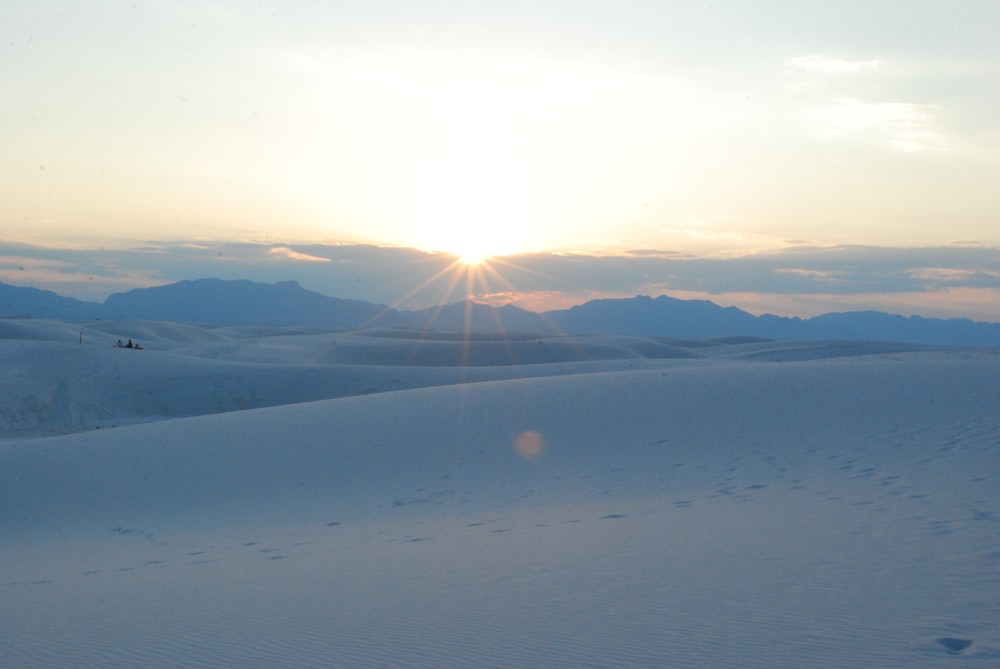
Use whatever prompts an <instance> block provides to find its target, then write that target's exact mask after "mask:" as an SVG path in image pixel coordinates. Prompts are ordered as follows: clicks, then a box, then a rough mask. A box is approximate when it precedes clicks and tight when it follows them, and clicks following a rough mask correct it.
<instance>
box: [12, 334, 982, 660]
mask: <svg viewBox="0 0 1000 669" xmlns="http://www.w3.org/2000/svg"><path fill="white" fill-rule="evenodd" d="M79 330H80V328H79V326H73V325H68V324H59V323H45V322H36V323H28V322H17V323H4V322H2V321H0V337H2V338H3V339H2V341H0V355H2V356H3V360H4V367H3V369H4V371H3V374H4V375H5V378H4V379H3V381H4V388H5V389H4V391H3V394H2V395H0V406H2V408H3V411H4V413H3V420H4V421H5V422H4V425H5V433H6V435H7V437H6V439H4V440H0V566H2V571H0V630H3V636H4V639H3V640H4V643H3V644H0V666H12V667H80V666H93V667H134V666H154V667H156V666H162V667H172V666H193V667H233V666H239V667H274V666H282V667H314V666H323V667H358V666H374V667H468V666H489V667H566V666H589V667H622V666H634V667H665V666H670V667H706V666H711V667H802V666H824V667H857V666H879V667H912V666H921V667H947V666H955V664H956V663H960V664H961V665H962V666H969V667H987V666H990V667H992V666H996V665H997V663H998V662H1000V486H998V480H997V479H998V474H1000V411H998V409H1000V355H998V353H997V352H996V351H989V350H945V349H915V348H914V347H907V346H900V345H890V344H875V343H872V344H857V343H855V344H850V345H849V346H848V345H844V344H840V343H836V342H832V343H810V344H808V345H798V344H781V343H775V342H747V343H726V344H723V343H719V342H701V343H700V344H698V345H697V346H696V345H695V343H693V342H692V343H688V344H685V345H680V344H679V343H676V342H675V343H669V342H664V341H656V340H637V339H631V338H608V337H603V338H602V337H595V338H579V339H577V340H573V341H570V340H539V339H537V338H532V337H528V336H524V337H519V338H514V339H513V340H502V339H489V338H486V339H480V340H478V341H476V342H471V343H466V342H464V341H463V340H462V338H461V337H458V338H455V337H450V336H445V335H440V334H430V333H422V334H417V333H399V332H378V331H375V332H367V333H332V332H318V331H309V330H301V331H292V330H273V329H272V330H269V331H266V332H265V331H257V330H256V329H250V328H242V329H239V328H233V329H228V328H225V329H216V330H206V329H203V328H197V327H195V326H181V325H170V324H157V323H131V324H116V323H101V324H100V325H99V327H96V326H95V327H89V328H85V332H84V344H80V343H79V341H78V339H79V336H78V335H79ZM119 336H126V337H129V336H131V337H133V338H135V339H139V340H141V341H142V343H143V344H144V345H145V346H146V349H145V350H143V351H128V350H125V351H122V350H116V349H113V348H111V344H112V343H113V342H114V341H115V340H116V339H117V338H118V337H119ZM539 341H542V343H538V342H539ZM420 342H424V343H420ZM477 347H478V352H477V353H476V356H478V357H474V356H473V355H472V354H471V353H469V351H471V350H472V349H475V348H477ZM527 348H530V351H531V354H530V355H529V354H528V351H526V350H525V351H524V352H521V350H522V349H527ZM539 349H541V350H542V351H543V352H550V353H549V354H548V355H550V356H551V357H548V358H547V357H546V356H545V355H544V354H543V353H539V352H538V351H539ZM505 351H506V352H507V353H504V352H505ZM511 351H514V352H516V353H511ZM505 355H506V356H507V357H506V358H505V357H504V356H505ZM463 356H464V357H463ZM512 356H513V357H512ZM517 356H520V357H517ZM463 360H465V361H467V362H478V365H479V366H474V367H468V366H462V365H461V362H462V361H463ZM505 360H506V361H507V362H510V363H511V364H509V365H508V364H506V362H504V361H505ZM528 361H530V363H531V364H528ZM472 381H475V383H472ZM53 383H55V384H56V385H55V389H54V390H53V389H51V388H50V390H49V394H48V395H46V394H45V390H44V388H46V387H49V386H50V385H51V384H53ZM60 384H62V385H60ZM366 393H367V394H366ZM95 397H96V398H97V399H94V398H95ZM136 397H142V398H145V399H144V400H143V401H142V402H139V401H135V400H134V398H136ZM130 398H132V399H131V400H130ZM143 402H145V403H143ZM251 406H258V407H262V408H245V409H244V407H251ZM237 409H244V410H237ZM67 416H68V417H69V418H67ZM185 416H187V417H185ZM158 418H159V419H169V420H158V421H157V422H145V423H144V424H135V425H130V426H123V427H118V428H115V429H111V424H112V422H111V421H117V422H115V423H114V424H118V425H125V424H126V423H138V422H143V421H152V420H154V419H158ZM53 425H55V426H57V428H58V430H61V431H74V430H75V431H76V433H75V434H65V435H61V436H47V437H45V436H39V435H41V434H43V433H45V432H46V431H54V429H55V428H53V427H52V426H53ZM98 425H100V427H101V429H95V428H96V427H97V426H98Z"/></svg>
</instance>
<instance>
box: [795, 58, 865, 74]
mask: <svg viewBox="0 0 1000 669" xmlns="http://www.w3.org/2000/svg"><path fill="white" fill-rule="evenodd" d="M788 62H789V64H791V65H792V66H794V67H796V68H798V69H800V70H808V71H810V72H820V73H822V74H852V73H855V72H862V71H864V70H874V69H876V68H878V67H880V66H881V65H882V61H880V60H847V59H844V58H833V57H831V56H827V55H824V54H809V55H806V56H796V57H794V58H789V59H788Z"/></svg>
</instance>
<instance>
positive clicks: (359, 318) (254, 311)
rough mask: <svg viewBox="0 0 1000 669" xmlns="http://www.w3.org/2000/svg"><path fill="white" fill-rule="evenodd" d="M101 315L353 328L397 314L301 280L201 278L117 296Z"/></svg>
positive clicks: (118, 317) (218, 322) (382, 307)
mask: <svg viewBox="0 0 1000 669" xmlns="http://www.w3.org/2000/svg"><path fill="white" fill-rule="evenodd" d="M101 313H102V318H106V319H114V320H123V319H139V320H165V321H187V322H192V323H206V324H211V325H304V326H311V327H336V328H354V327H359V326H361V325H364V324H366V323H369V322H371V321H374V320H376V319H378V318H379V317H380V316H384V317H387V318H391V315H392V313H394V312H393V311H392V310H391V309H388V308H387V307H385V306H383V305H378V304H372V303H370V302H363V301H360V300H344V299H340V298H336V297H327V296H326V295H321V294H320V293H316V292H313V291H311V290H306V289H305V288H303V287H302V286H300V285H299V284H298V282H297V281H281V282H278V283H274V284H269V283H255V282H252V281H223V280H221V279H199V280H197V281H180V282H178V283H172V284H170V285H166V286H157V287H155V288H136V289H135V290H130V291H128V292H126V293H115V294H114V295H110V296H109V297H108V299H107V300H105V302H104V305H103V310H102V312H101Z"/></svg>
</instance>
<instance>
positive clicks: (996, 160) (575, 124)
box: [0, 0, 1000, 320]
mask: <svg viewBox="0 0 1000 669" xmlns="http://www.w3.org/2000/svg"><path fill="white" fill-rule="evenodd" d="M998 28H1000V3H996V2H994V1H992V0H983V1H975V0H972V1H963V2H945V1H930V0H905V1H903V0H900V1H883V2H877V3H871V2H858V1H854V0H850V1H845V2H836V3H834V2H829V3H802V2H791V1H785V2H779V1H776V0H753V1H746V2H736V1H730V2H723V1H713V2H694V1H681V2H662V1H656V2H650V1H639V0H632V1H627V0H626V1H621V0H618V1H615V2H611V1H608V2H600V1H592V2H583V1H579V2H568V1H556V2H503V3H499V2H458V1H455V0H450V1H445V0H438V1H436V2H420V1H411V2H405V3H404V2H391V1H389V2H382V3H346V2H307V1H305V0H297V1H287V0H283V1H282V2H236V1H234V0H219V1H217V2H193V1H182V0H121V1H117V0H114V1H112V0H100V1H90V2H83V1H78V2H73V1H66V0H62V1H54V0H35V1H34V2H30V3H29V2H11V1H10V0H6V1H3V0H0V82H2V86H0V147H2V150H0V243H3V244H4V247H3V248H0V281H6V282H11V283H22V284H32V285H42V286H44V287H51V288H53V289H56V290H58V291H59V292H62V293H63V294H74V292H76V293H77V294H81V295H82V294H83V293H84V292H87V291H89V293H88V296H91V297H92V296H93V295H92V293H94V292H96V291H95V290H94V284H93V279H94V277H95V272H94V271H93V270H89V271H83V270H82V269H81V267H80V266H77V265H74V264H73V262H75V261H70V260H67V259H66V258H67V257H68V256H63V257H61V259H60V260H59V261H58V262H57V261H56V256H55V255H52V254H51V253H49V254H48V255H46V249H57V248H60V249H63V250H66V251H67V252H70V251H72V252H74V253H77V254H81V253H82V254H86V253H87V252H90V251H94V250H99V249H105V250H115V251H121V252H127V251H128V250H129V249H134V248H136V247H138V246H139V245H140V243H143V244H145V242H148V241H154V242H156V243H157V244H161V245H167V246H170V248H173V249H182V248H185V246H184V244H185V243H189V242H198V243H199V244H202V245H227V244H229V245H231V244H237V243H257V244H263V245H270V246H261V247H260V248H261V249H264V250H265V251H266V250H267V249H270V248H274V247H275V246H279V247H280V246H281V245H296V244H298V245H307V244H309V245H311V244H340V243H370V244H377V245H392V246H402V247H413V248H417V249H421V250H440V251H446V252H453V253H468V254H506V253H523V252H529V251H534V252H573V253H582V254H586V255H588V256H602V255H622V254H625V253H626V252H629V251H636V250H639V251H644V252H651V251H662V252H670V253H672V254H680V255H682V256H684V257H688V258H689V259H698V260H699V261H711V262H717V261H722V260H725V259H733V258H739V259H741V262H743V261H747V260H748V259H752V258H753V254H760V253H763V254H765V255H764V257H766V258H770V257H774V256H775V254H779V255H780V254H786V255H787V254H794V253H796V248H797V247H800V246H805V247H808V248H810V249H816V248H819V249H822V248H828V249H832V248H836V247H841V246H843V245H862V246H867V247H875V248H882V249H886V253H885V254H883V255H886V256H888V255H891V253H892V250H893V249H901V248H903V247H905V248H909V249H915V248H928V249H929V248H943V249H952V250H955V252H956V253H958V254H959V255H961V254H962V253H963V250H965V251H969V255H968V256H967V257H968V258H969V260H968V262H967V263H966V264H962V262H964V261H962V262H959V261H958V260H955V259H953V258H951V256H950V255H949V260H948V263H935V262H934V258H935V257H938V256H935V255H934V254H923V256H924V257H926V256H928V255H930V257H928V258H926V260H925V264H926V266H923V267H916V268H910V270H908V271H910V272H911V274H912V275H913V276H919V277H924V278H925V279H926V277H932V278H933V279H934V281H938V280H940V278H941V277H942V276H947V277H951V278H952V279H953V278H954V277H955V276H956V273H961V274H962V276H963V282H964V284H969V283H971V284H973V285H964V284H963V290H969V289H975V290H976V291H977V292H976V293H975V296H976V297H975V300H973V301H974V302H976V304H978V306H977V307H976V308H977V309H979V310H980V311H982V310H983V309H986V308H987V307H986V306H984V305H988V304H989V303H990V302H991V301H992V303H993V304H996V303H1000V299H998V298H1000V295H998V294H997V292H996V290H997V288H996V286H995V285H994V284H995V283H996V280H997V277H998V276H1000V267H998V264H1000V263H998V261H997V258H998V251H997V249H998V247H1000V224H998V220H1000V218H998V214H1000V196H998V195H997V193H1000V122H998V121H997V119H1000V45H998V42H997V40H996V38H995V35H996V33H997V29H998ZM970 249H971V250H972V251H970ZM984 254H985V255H984ZM92 255H93V254H92ZM73 257H78V256H73ZM272 257H273V256H272ZM630 257H635V255H634V254H633V255H632V256H630ZM792 257H795V256H792ZM798 257H799V258H803V257H804V256H802V255H801V254H799V256H798ZM962 257H966V256H962ZM45 258H48V259H49V260H45ZM984 258H985V259H984ZM286 261H288V262H290V263H293V259H292V258H288V257H286ZM46 263H48V264H46ZM945 264H947V265H948V266H947V267H945V266H944V265H945ZM937 265H942V266H937ZM300 266H302V265H301V264H300ZM741 266H747V267H749V266H766V263H763V265H761V264H760V263H758V265H753V263H752V262H749V263H747V262H744V265H741ZM685 267H693V265H690V264H689V265H686V266H685ZM727 267H728V268H731V269H732V270H733V274H734V276H735V275H736V274H739V272H737V271H735V269H736V267H737V265H735V264H731V265H726V264H725V263H723V264H722V265H720V266H719V272H720V273H722V274H723V275H725V274H726V272H728V271H729V270H727V269H726V268H727ZM793 269H796V271H799V274H798V276H800V277H805V276H807V275H808V272H819V271H821V270H814V269H812V268H810V267H808V266H804V267H798V268H793ZM848 269H849V268H848ZM848 269H845V270H843V271H845V272H846V271H848ZM254 271H255V270H254V269H253V267H252V266H250V265H247V266H246V268H245V272H246V274H247V276H246V277H245V278H255V277H254V276H253V272H254ZM310 271H312V270H310ZM762 271H763V270H762ZM767 271H774V270H773V268H772V269H770V270H767ZM784 271H785V273H786V278H787V275H788V272H787V268H786V270H784ZM823 271H826V270H823ZM116 272H118V270H117V269H116V266H114V265H108V266H107V267H104V269H102V270H101V271H99V272H97V273H96V275H97V278H98V279H100V277H101V275H102V274H103V275H104V276H105V280H104V282H103V283H102V284H101V285H103V286H105V291H104V292H107V291H108V290H113V289H118V288H120V287H131V286H130V285H129V282H130V281H132V282H138V284H142V285H148V283H149V282H156V281H161V282H164V281H169V280H173V279H175V278H189V277H182V276H177V275H175V274H171V273H170V271H169V270H168V268H167V266H159V265H158V264H157V263H156V262H155V259H151V260H150V265H149V266H148V267H146V268H134V269H133V270H130V271H129V272H120V273H116ZM664 272H665V273H664V274H663V275H662V276H660V275H657V276H652V277H649V278H650V280H649V281H647V282H646V284H645V285H647V286H660V287H662V288H661V290H662V292H671V291H684V290H687V288H686V287H685V286H687V285H688V284H687V283H685V279H684V277H685V274H684V272H683V271H681V270H679V269H678V268H676V267H672V269H671V270H670V271H669V272H666V270H664ZM598 274H600V273H598ZM83 275H87V276H90V277H91V280H90V287H86V286H81V285H76V287H75V291H74V283H76V284H79V280H80V276H83ZM812 276H813V277H815V276H817V275H816V274H813V275H812ZM828 276H829V275H828ZM671 277H674V279H673V281H674V282H673V283H671V281H672V279H671ZM969 277H981V280H978V281H976V280H974V279H970V278H969ZM286 278H297V276H296V268H295V267H294V266H289V267H288V276H287V277H286ZM926 280H927V281H931V279H926ZM574 281H575V282H576V283H575V284H574V285H576V286H577V292H578V293H581V291H582V292H591V293H593V294H599V293H602V291H603V292H614V291H616V290H624V289H623V288H620V287H615V286H612V285H611V284H609V283H605V284H601V283H600V282H599V281H598V280H597V279H596V278H595V279H594V280H593V281H591V282H589V283H588V282H586V281H583V280H576V279H575V280H574ZM830 281H832V279H831V280H830ZM751 283H752V282H751ZM758 283H760V287H759V291H764V292H758V290H756V289H755V290H751V289H750V288H748V287H747V286H748V284H747V283H746V282H735V281H734V283H733V284H732V285H731V286H729V287H728V288H726V287H720V286H715V287H713V288H712V289H711V290H714V291H715V293H714V294H719V295H721V294H732V295H735V294H737V293H740V294H743V295H744V297H743V298H740V299H744V300H751V299H753V300H756V301H757V302H756V303H767V297H766V295H767V293H766V291H765V287H766V285H768V284H767V282H766V281H762V282H758ZM713 285H714V284H713ZM754 285H756V284H754ZM811 285H812V284H811V283H803V284H802V288H803V290H802V292H803V294H811V293H810V290H813V288H810V286H811ZM852 285H853V284H852ZM948 286H949V284H947V283H945V284H944V287H946V288H947V287H948ZM952 287H953V288H954V286H952ZM319 288H320V287H319V286H317V289H319ZM514 288H515V289H521V287H520V286H516V285H515V286H514ZM884 288H885V286H877V287H872V288H871V289H870V290H869V291H867V292H869V293H871V294H872V295H876V294H881V293H880V291H882V292H884V290H883V289H884ZM911 289H913V290H911ZM523 290H525V291H530V290H531V287H529V286H525V287H524V288H523ZM783 290H784V291H785V292H783V293H782V294H788V293H789V292H794V290H793V289H792V287H786V288H785V289H783ZM900 290H902V289H901V288H897V289H896V292H899V291H900ZM907 290H911V292H912V294H913V299H914V300H916V301H917V302H919V293H921V292H925V293H926V291H928V290H930V291H936V292H940V291H941V290H943V288H942V287H941V285H940V284H939V283H933V282H931V283H925V284H921V285H916V286H914V285H908V286H907ZM706 291H707V292H706V294H713V293H711V291H709V290H708V289H706ZM841 292H842V291H841ZM860 292H865V291H861V290H860V289H859V293H860ZM889 292H892V291H889ZM750 293H753V296H751V295H750ZM829 293H830V294H834V293H837V291H835V290H832V291H829ZM581 294H582V293H581ZM896 297H897V298H898V295H897V296H896ZM928 297H930V296H928ZM938 297H940V296H938ZM733 299H735V298H733ZM781 299H785V298H781ZM869 299H875V298H871V297H870V296H869V297H867V298H864V299H861V298H859V299H858V302H859V304H861V303H864V304H865V306H867V300H869ZM969 299H970V300H971V299H972V298H971V297H970V298H969ZM776 300H777V301H776ZM933 301H934V300H931V299H928V305H929V307H928V308H931V307H932V306H933V305H932V304H931V303H932V302H933ZM771 303H773V304H779V303H780V300H778V299H777V298H775V300H772V302H771ZM888 303H890V302H886V304H888ZM918 306H919V305H918ZM789 309H791V307H789ZM775 310H777V309H775ZM977 313H978V312H977ZM996 320H1000V314H998V315H997V318H996Z"/></svg>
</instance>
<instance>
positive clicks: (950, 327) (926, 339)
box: [0, 279, 1000, 346]
mask: <svg viewBox="0 0 1000 669" xmlns="http://www.w3.org/2000/svg"><path fill="white" fill-rule="evenodd" d="M16 316H21V317H35V318H53V319H59V320H74V321H85V320H94V319H106V320H121V319H141V320H167V321H184V322H192V323H204V324H209V325H300V326H312V327H330V328H348V329H349V328H359V327H367V326H373V325H377V326H380V327H404V328H420V329H436V330H451V331H464V330H472V331H476V332H498V331H500V332H519V333H537V334H541V335H547V334H558V333H570V334H580V333H603V334H622V335H633V336H642V337H657V338H664V339H719V338H725V337H759V338H766V339H779V340H820V339H835V340H842V339H849V340H881V341H897V342H909V343H913V344H939V345H951V346H1000V323H980V322H974V321H971V320H968V319H964V318H955V319H939V318H924V317H922V316H910V317H903V316H897V315H893V314H886V313H881V312H875V311H861V312H848V313H832V314H824V315H822V316H816V317H815V318H807V319H802V318H787V317H782V316H774V315H770V314H765V315H763V316H754V315H752V314H750V313H747V312H745V311H743V310H741V309H737V308H736V307H721V306H719V305H717V304H715V303H714V302H709V301H707V300H680V299H677V298H673V297H668V296H666V295H661V296H660V297H656V298H652V297H645V296H638V297H633V298H628V299H618V300H611V299H605V300H592V301H590V302H587V303H586V304H581V305H578V306H575V307H572V308H570V309H563V310H556V311H548V312H544V313H535V312H531V311H526V310H524V309H519V308H517V307H512V306H505V307H501V308H493V307H490V306H487V305H483V304H476V303H473V302H459V303H455V304H450V305H446V306H442V307H434V308H431V309H422V310H419V311H401V310H396V309H392V308H390V307H386V306H384V305H379V304H372V303H370V302H363V301H359V300H346V299H340V298H336V297H328V296H326V295H321V294H320V293H316V292H313V291H310V290H307V289H305V288H302V286H300V285H299V284H298V282H295V281H283V282H279V283H275V284H267V283H255V282H251V281H223V280H220V279H200V280H197V281H180V282H178V283H173V284H169V285H165V286H157V287H154V288H137V289H135V290H130V291H128V292H125V293H116V294H114V295H111V296H109V297H108V299H107V300H105V302H104V303H103V304H98V303H95V302H84V301H81V300H74V299H72V298H68V297H61V296H59V295H57V294H55V293H52V292H50V291H44V290H38V289H36V288H21V287H15V286H9V285H5V284H2V283H0V317H16Z"/></svg>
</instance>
